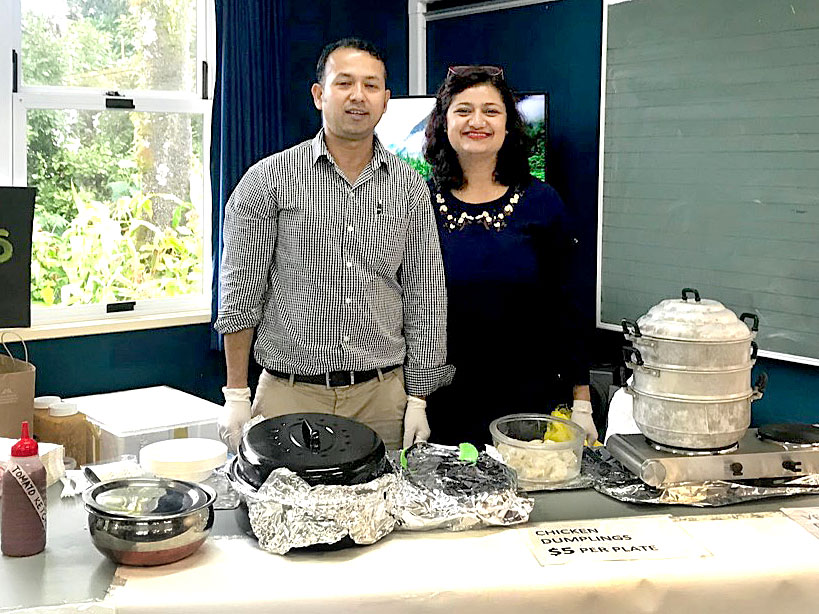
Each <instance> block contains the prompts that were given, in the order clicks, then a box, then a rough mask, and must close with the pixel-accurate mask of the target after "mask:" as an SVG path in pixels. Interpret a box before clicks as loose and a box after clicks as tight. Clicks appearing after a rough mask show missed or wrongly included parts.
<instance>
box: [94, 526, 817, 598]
mask: <svg viewBox="0 0 819 614" xmlns="http://www.w3.org/2000/svg"><path fill="white" fill-rule="evenodd" d="M675 521H676V522H679V523H680V526H681V527H682V528H683V529H684V530H685V531H686V533H687V534H688V535H690V536H691V537H692V538H693V540H694V541H695V542H697V543H698V544H700V545H701V546H703V547H704V548H705V549H706V550H707V551H709V552H711V553H712V556H706V557H702V558H680V559H670V560H643V561H599V562H593V563H585V564H582V565H581V564H579V563H568V564H564V565H547V566H541V565H540V564H539V563H538V562H537V560H536V559H535V558H534V556H533V555H532V553H531V551H530V550H529V547H528V542H527V540H526V538H525V531H526V529H527V528H530V527H531V526H532V525H526V527H524V528H521V529H497V530H486V531H477V532H470V533H461V534H454V533H447V532H431V533H406V532H401V533H393V534H392V535H390V536H388V537H387V538H386V539H384V540H382V541H381V542H379V543H377V544H375V545H373V546H370V547H366V548H353V549H347V550H342V551H337V552H325V553H290V554H288V555H286V556H277V555H273V554H268V553H266V552H263V551H261V550H259V549H258V548H257V547H256V545H255V542H253V541H251V540H249V539H247V538H212V539H209V540H208V541H207V542H206V543H205V544H204V545H203V547H202V548H201V549H200V550H199V551H198V552H197V553H195V554H194V555H193V556H191V557H189V558H188V559H186V560H183V561H180V562H178V563H174V564H171V565H167V566H164V567H158V568H136V567H121V568H119V569H118V570H117V574H116V578H115V582H114V585H115V586H114V588H113V589H112V591H111V594H110V595H109V598H108V599H107V601H108V602H109V603H110V604H111V605H113V606H114V607H115V608H116V612H117V613H118V614H137V613H140V614H141V613H162V614H175V613H182V612H185V613H188V612H189V613H191V614H194V613H195V614H205V613H208V612H219V613H224V612H228V613H229V614H241V613H244V612H248V613H249V612H253V613H258V612H263V611H271V612H272V611H276V612H287V613H288V614H300V613H307V612H322V613H326V612H333V613H334V614H340V613H345V612H350V613H353V612H355V613H358V614H376V613H378V614H385V613H389V612H402V613H413V612H441V613H442V614H443V613H446V614H452V613H453V612H468V613H469V614H483V613H486V614H497V613H498V612H504V613H508V612H532V611H537V612H555V613H557V612H560V613H569V612H584V613H589V614H591V613H594V612H605V613H606V614H618V613H623V614H626V613H627V614H635V613H636V614H642V613H652V612H663V613H664V614H706V613H710V612H713V613H718V614H728V613H731V612H736V613H741V614H757V613H758V614H772V613H774V612H800V613H805V612H819V539H817V538H816V537H814V536H813V535H811V534H810V533H809V532H808V531H807V530H805V529H804V528H803V527H801V526H800V525H799V524H797V523H796V522H794V521H793V520H791V519H789V518H787V517H786V516H785V515H784V514H782V513H779V512H766V513H760V514H742V515H730V516H696V517H686V518H679V519H675ZM542 526H548V523H544V524H543V525H542ZM118 584H119V586H117V585H118Z"/></svg>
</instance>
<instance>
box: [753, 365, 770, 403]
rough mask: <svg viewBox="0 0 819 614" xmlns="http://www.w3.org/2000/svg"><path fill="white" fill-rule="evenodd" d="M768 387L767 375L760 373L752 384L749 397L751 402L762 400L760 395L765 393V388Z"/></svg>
mask: <svg viewBox="0 0 819 614" xmlns="http://www.w3.org/2000/svg"><path fill="white" fill-rule="evenodd" d="M767 385H768V374H767V373H765V371H763V372H762V373H760V374H759V375H758V376H757V378H756V381H755V382H754V390H753V394H752V395H751V402H753V401H758V400H759V399H761V398H762V395H763V394H764V393H765V388H766V387H767Z"/></svg>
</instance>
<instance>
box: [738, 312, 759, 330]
mask: <svg viewBox="0 0 819 614" xmlns="http://www.w3.org/2000/svg"><path fill="white" fill-rule="evenodd" d="M745 318H753V320H754V323H753V324H752V325H751V327H750V328H751V332H754V333H755V332H756V331H758V330H759V316H758V315H756V314H755V313H747V312H746V313H743V314H742V315H741V316H739V319H740V320H742V321H743V322H745ZM745 324H748V323H747V322H745Z"/></svg>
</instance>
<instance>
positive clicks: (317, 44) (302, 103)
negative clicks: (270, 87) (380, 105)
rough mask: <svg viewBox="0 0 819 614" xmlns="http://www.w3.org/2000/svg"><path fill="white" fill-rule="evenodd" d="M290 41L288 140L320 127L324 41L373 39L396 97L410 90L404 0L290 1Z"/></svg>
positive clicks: (287, 48) (287, 59) (298, 139)
mask: <svg viewBox="0 0 819 614" xmlns="http://www.w3.org/2000/svg"><path fill="white" fill-rule="evenodd" d="M285 15H286V20H287V23H288V28H287V31H286V32H284V33H283V36H284V37H285V38H286V42H285V44H284V45H283V48H284V50H285V65H286V70H285V74H284V76H283V78H284V82H285V97H284V98H285V104H284V108H283V109H282V113H283V115H284V116H285V118H286V120H285V126H284V137H285V143H287V144H288V145H294V144H296V143H299V142H301V141H303V140H304V139H306V138H309V137H312V136H313V135H314V134H315V133H316V132H317V131H318V129H319V128H320V127H321V116H320V115H319V112H318V111H317V110H316V109H315V107H314V106H313V100H312V98H311V96H310V86H311V85H312V84H313V82H314V81H315V80H316V77H315V74H316V60H318V56H319V53H320V52H321V49H322V47H324V45H325V44H327V43H330V42H332V41H335V40H338V39H340V38H345V37H348V36H357V37H359V38H364V39H367V40H369V41H371V42H373V43H374V44H375V45H376V46H377V47H378V48H379V49H380V50H381V51H382V53H383V54H384V56H385V58H386V64H387V73H388V79H387V86H388V87H389V88H390V89H391V91H392V93H393V94H395V95H399V94H406V93H407V74H408V64H407V53H408V52H407V44H408V43H407V41H408V36H409V29H408V28H409V26H408V17H407V3H406V2H405V1H404V0H387V1H386V2H385V1H384V0H380V1H379V0H318V1H310V2H299V1H294V0H290V1H289V2H287V5H286V9H285Z"/></svg>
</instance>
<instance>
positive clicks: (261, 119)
mask: <svg viewBox="0 0 819 614" xmlns="http://www.w3.org/2000/svg"><path fill="white" fill-rule="evenodd" d="M283 2H284V0H216V89H215V92H214V97H213V125H212V126H213V127H212V140H211V162H210V174H211V189H212V194H213V280H212V283H211V288H212V298H211V320H212V321H215V319H216V314H217V311H218V308H219V270H220V264H221V255H222V224H223V220H224V214H225V203H226V202H227V200H228V197H229V196H230V193H231V192H232V191H233V188H234V187H235V186H236V183H238V181H239V179H241V177H242V175H243V174H244V172H245V171H246V170H247V169H248V168H249V167H250V166H251V165H252V164H253V163H254V162H256V161H257V160H259V159H260V158H263V157H264V156H266V155H268V154H270V153H272V152H274V151H278V150H279V149H282V148H283V146H284V138H283V134H284V128H283V121H282V113H281V109H282V83H283V75H284V65H285V58H284V53H283V49H284V48H285V47H284V45H283V39H284V36H285V32H284V27H285V26H284V18H283V16H284V9H283ZM211 330H212V329H211ZM211 347H213V348H214V349H219V350H221V349H222V337H221V335H219V334H217V333H216V332H215V331H213V330H212V333H211Z"/></svg>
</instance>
